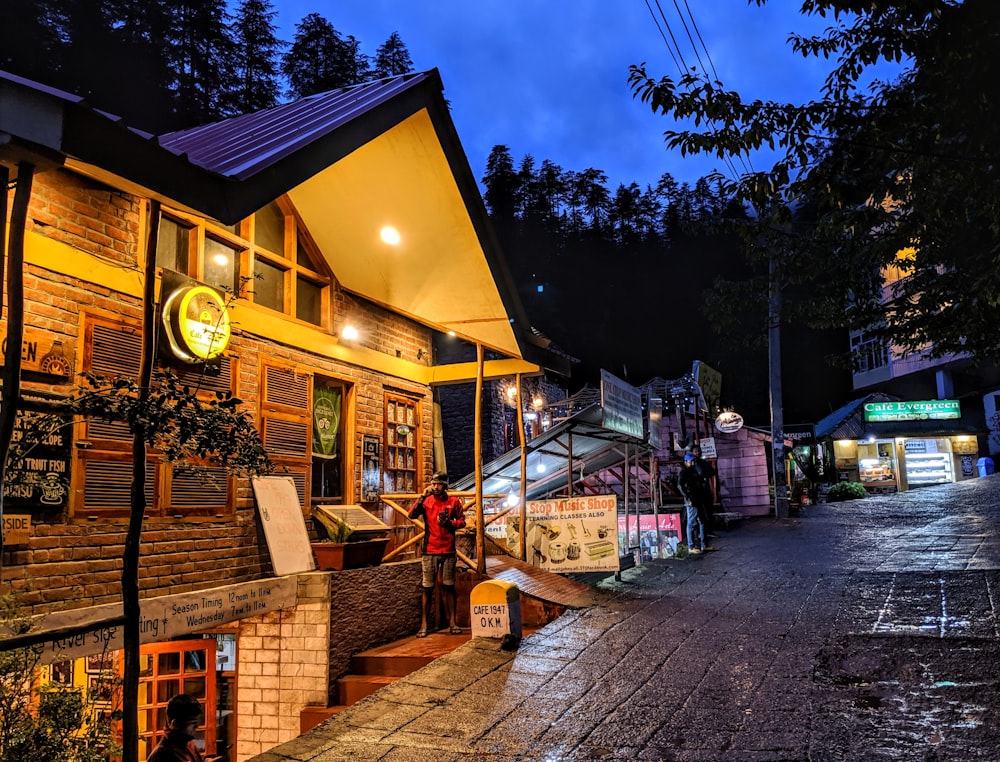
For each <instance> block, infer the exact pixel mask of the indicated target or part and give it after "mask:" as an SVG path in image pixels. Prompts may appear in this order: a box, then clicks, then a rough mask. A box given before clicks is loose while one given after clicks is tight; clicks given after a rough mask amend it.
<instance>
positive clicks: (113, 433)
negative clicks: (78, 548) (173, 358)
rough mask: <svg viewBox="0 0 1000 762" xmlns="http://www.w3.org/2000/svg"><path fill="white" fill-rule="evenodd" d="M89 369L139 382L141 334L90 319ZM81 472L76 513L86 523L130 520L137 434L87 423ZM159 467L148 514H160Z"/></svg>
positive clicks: (122, 426) (149, 487) (149, 491)
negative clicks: (95, 520) (109, 519)
mask: <svg viewBox="0 0 1000 762" xmlns="http://www.w3.org/2000/svg"><path fill="white" fill-rule="evenodd" d="M85 337H86V338H85V343H84V346H85V348H86V349H85V352H86V354H85V357H84V365H85V369H86V370H88V371H90V372H91V373H95V374H97V375H100V376H109V377H123V378H135V377H136V375H137V374H138V372H139V362H140V359H141V357H142V336H141V334H140V333H139V329H138V328H137V327H134V326H129V325H125V324H124V323H118V322H113V321H110V320H107V321H106V320H100V319H98V318H93V317H90V316H88V321H87V330H86V333H85ZM82 434H83V437H82V442H81V447H80V448H79V449H78V450H77V455H78V460H77V467H76V469H75V471H76V473H77V475H78V476H77V478H78V479H79V480H80V483H81V484H82V489H80V490H78V495H79V498H78V500H74V501H73V503H74V505H75V509H74V513H75V514H76V515H78V516H82V517H86V518H126V517H127V516H128V515H129V511H130V509H131V491H132V432H131V431H130V430H129V427H128V425H127V424H126V423H125V422H124V421H103V420H100V419H96V418H90V419H87V420H86V421H85V422H84V426H83V428H82ZM157 476H158V474H157V464H156V462H155V461H152V462H150V463H148V464H147V467H146V484H145V493H146V512H147V515H150V516H155V515H157V514H156V510H157V505H156V504H157V500H156V484H157Z"/></svg>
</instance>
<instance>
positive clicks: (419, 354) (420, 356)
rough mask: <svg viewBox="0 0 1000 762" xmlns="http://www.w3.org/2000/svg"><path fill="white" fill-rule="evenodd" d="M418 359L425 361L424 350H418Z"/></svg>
mask: <svg viewBox="0 0 1000 762" xmlns="http://www.w3.org/2000/svg"><path fill="white" fill-rule="evenodd" d="M417 359H418V360H423V359H424V350H423V349H418V350H417Z"/></svg>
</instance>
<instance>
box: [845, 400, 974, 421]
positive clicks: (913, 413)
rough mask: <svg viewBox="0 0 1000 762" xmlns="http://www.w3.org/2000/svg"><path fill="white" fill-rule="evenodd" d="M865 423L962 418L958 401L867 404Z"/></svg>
mask: <svg viewBox="0 0 1000 762" xmlns="http://www.w3.org/2000/svg"><path fill="white" fill-rule="evenodd" d="M864 411H865V421H869V422H872V423H879V422H886V421H946V420H954V419H957V418H961V417H962V411H961V406H960V404H959V401H958V400H917V401H903V402H866V403H865V407H864Z"/></svg>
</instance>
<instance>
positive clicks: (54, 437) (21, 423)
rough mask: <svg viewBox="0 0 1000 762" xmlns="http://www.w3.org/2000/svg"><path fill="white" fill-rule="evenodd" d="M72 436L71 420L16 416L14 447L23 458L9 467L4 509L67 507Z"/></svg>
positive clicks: (40, 415)
mask: <svg viewBox="0 0 1000 762" xmlns="http://www.w3.org/2000/svg"><path fill="white" fill-rule="evenodd" d="M71 432H72V426H71V425H70V418H69V417H68V416H59V417H53V416H50V415H47V414H43V413H33V412H28V411H21V412H20V413H19V414H18V415H17V417H16V419H15V421H14V433H13V436H11V443H12V444H13V445H14V447H15V448H16V449H17V450H18V451H19V453H20V454H19V457H16V458H12V459H11V461H10V462H9V463H8V464H7V478H6V479H5V481H4V485H3V500H4V508H5V509H7V510H10V509H20V510H27V509H29V508H35V509H38V508H54V509H62V508H65V507H66V503H67V501H68V500H69V477H70V464H71V463H72V460H71V458H72V446H71V445H72V439H73V437H72V433H71Z"/></svg>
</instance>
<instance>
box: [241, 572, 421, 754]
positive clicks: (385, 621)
mask: <svg viewBox="0 0 1000 762" xmlns="http://www.w3.org/2000/svg"><path fill="white" fill-rule="evenodd" d="M419 626H420V564H419V563H417V562H409V563H401V564H387V565H383V566H378V567H374V568H367V569H348V570H345V571H341V572H334V573H327V572H314V573H311V574H302V575H299V582H298V603H297V605H296V606H294V607H293V608H291V609H287V610H284V611H279V612H274V613H271V614H267V615H266V616H263V617H253V618H250V619H243V620H241V621H240V624H239V636H238V637H239V639H238V643H237V647H238V661H239V677H238V682H237V694H236V695H237V718H238V722H239V725H238V727H237V731H236V736H237V739H238V740H237V749H236V751H237V758H238V759H240V760H243V759H247V758H248V757H252V756H254V755H257V754H261V753H263V752H265V751H267V750H268V749H270V748H271V747H273V746H275V745H277V744H279V743H283V742H284V741H288V740H291V739H292V738H295V737H296V736H298V735H299V723H300V714H301V712H302V710H303V709H305V708H306V707H310V706H313V707H316V706H320V707H325V706H333V705H335V704H336V701H337V699H336V681H337V678H339V677H342V676H343V675H345V674H347V673H348V671H349V670H350V660H351V656H352V655H354V654H356V653H358V652H360V651H364V650H366V649H368V648H373V647H375V646H379V645H382V644H383V643H389V642H392V641H394V640H399V639H400V638H403V637H406V636H407V635H411V634H412V633H413V632H415V631H416V629H417V627H419Z"/></svg>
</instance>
